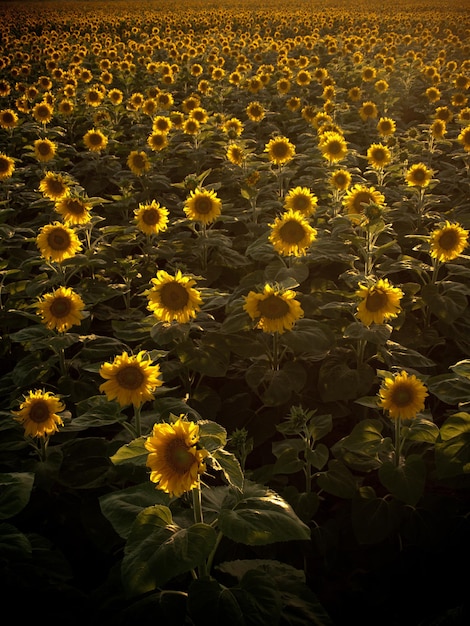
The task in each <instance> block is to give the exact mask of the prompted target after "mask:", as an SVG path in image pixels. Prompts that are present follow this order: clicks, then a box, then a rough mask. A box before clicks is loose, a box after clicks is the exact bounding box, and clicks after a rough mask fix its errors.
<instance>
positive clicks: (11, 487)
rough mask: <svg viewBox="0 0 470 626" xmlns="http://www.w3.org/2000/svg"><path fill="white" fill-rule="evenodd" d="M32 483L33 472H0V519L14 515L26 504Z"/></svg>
mask: <svg viewBox="0 0 470 626" xmlns="http://www.w3.org/2000/svg"><path fill="white" fill-rule="evenodd" d="M33 484H34V473H32V472H14V473H11V474H0V519H8V518H10V517H14V516H15V515H16V514H17V513H19V512H20V511H22V510H23V509H24V507H25V506H26V505H27V504H28V502H29V499H30V497H31V491H32V489H33Z"/></svg>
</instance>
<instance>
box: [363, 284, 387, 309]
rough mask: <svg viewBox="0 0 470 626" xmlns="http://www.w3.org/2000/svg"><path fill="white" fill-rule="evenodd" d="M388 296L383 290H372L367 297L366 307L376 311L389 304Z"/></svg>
mask: <svg viewBox="0 0 470 626" xmlns="http://www.w3.org/2000/svg"><path fill="white" fill-rule="evenodd" d="M387 303H388V297H387V294H386V293H384V292H383V291H376V290H375V289H374V290H372V291H371V292H370V293H369V295H368V296H367V298H366V309H367V310H368V311H371V312H372V313H375V312H376V311H380V310H381V309H383V308H384V307H385V306H387Z"/></svg>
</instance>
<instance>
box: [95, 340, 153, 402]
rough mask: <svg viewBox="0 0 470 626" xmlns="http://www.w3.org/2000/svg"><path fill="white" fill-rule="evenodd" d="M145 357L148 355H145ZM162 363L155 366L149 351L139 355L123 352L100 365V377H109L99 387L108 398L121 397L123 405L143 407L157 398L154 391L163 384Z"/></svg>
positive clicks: (141, 352) (118, 399)
mask: <svg viewBox="0 0 470 626" xmlns="http://www.w3.org/2000/svg"><path fill="white" fill-rule="evenodd" d="M144 357H145V358H144ZM160 375H161V372H160V366H159V365H151V360H150V359H149V358H148V355H147V354H146V352H145V350H141V351H140V352H139V353H138V354H137V355H128V354H127V352H123V353H122V354H121V355H118V356H116V357H115V358H114V361H113V362H112V363H109V362H106V363H103V365H102V366H101V367H100V376H101V377H102V378H104V379H105V380H106V382H104V383H102V384H101V385H100V387H99V390H100V391H101V392H102V393H105V394H106V397H107V399H108V400H110V401H111V400H117V401H118V402H119V404H120V405H121V406H127V405H128V404H133V405H134V406H135V407H138V406H141V405H142V404H143V403H144V402H146V401H147V400H153V398H154V395H153V392H154V391H155V389H156V388H157V387H160V386H161V385H162V384H163V381H162V380H161V378H160Z"/></svg>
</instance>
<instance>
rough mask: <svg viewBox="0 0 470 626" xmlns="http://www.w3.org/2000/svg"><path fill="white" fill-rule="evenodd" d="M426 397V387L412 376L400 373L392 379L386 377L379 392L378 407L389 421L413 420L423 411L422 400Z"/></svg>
mask: <svg viewBox="0 0 470 626" xmlns="http://www.w3.org/2000/svg"><path fill="white" fill-rule="evenodd" d="M427 395H428V392H427V389H426V386H425V385H424V383H422V382H421V381H420V380H419V378H417V377H416V376H415V375H414V374H412V375H409V374H408V373H407V372H405V371H401V372H400V373H399V374H396V375H395V376H394V377H391V376H387V377H386V378H385V380H384V381H383V383H382V386H381V388H380V390H379V406H380V407H381V408H383V409H385V410H386V411H388V414H389V416H390V418H391V419H395V420H397V419H398V420H409V419H415V417H416V416H417V414H418V413H419V412H420V411H422V410H423V409H424V400H425V398H426V396H427Z"/></svg>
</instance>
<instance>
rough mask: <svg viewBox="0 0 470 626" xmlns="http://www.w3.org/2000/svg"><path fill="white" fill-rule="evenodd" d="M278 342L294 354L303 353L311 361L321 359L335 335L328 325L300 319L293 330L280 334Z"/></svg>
mask: <svg viewBox="0 0 470 626" xmlns="http://www.w3.org/2000/svg"><path fill="white" fill-rule="evenodd" d="M280 343H281V344H282V345H283V346H287V347H288V348H290V349H291V350H292V351H293V352H294V354H303V355H305V356H307V357H308V358H309V360H312V361H321V360H322V359H324V358H325V356H326V355H327V354H328V352H330V350H331V348H332V346H334V344H335V336H334V334H333V333H332V331H331V330H330V329H329V328H328V326H326V325H324V324H320V323H319V322H315V321H313V320H309V319H300V320H297V322H296V323H295V327H294V329H293V330H291V331H288V332H286V333H284V334H283V335H282V336H281V340H280Z"/></svg>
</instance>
